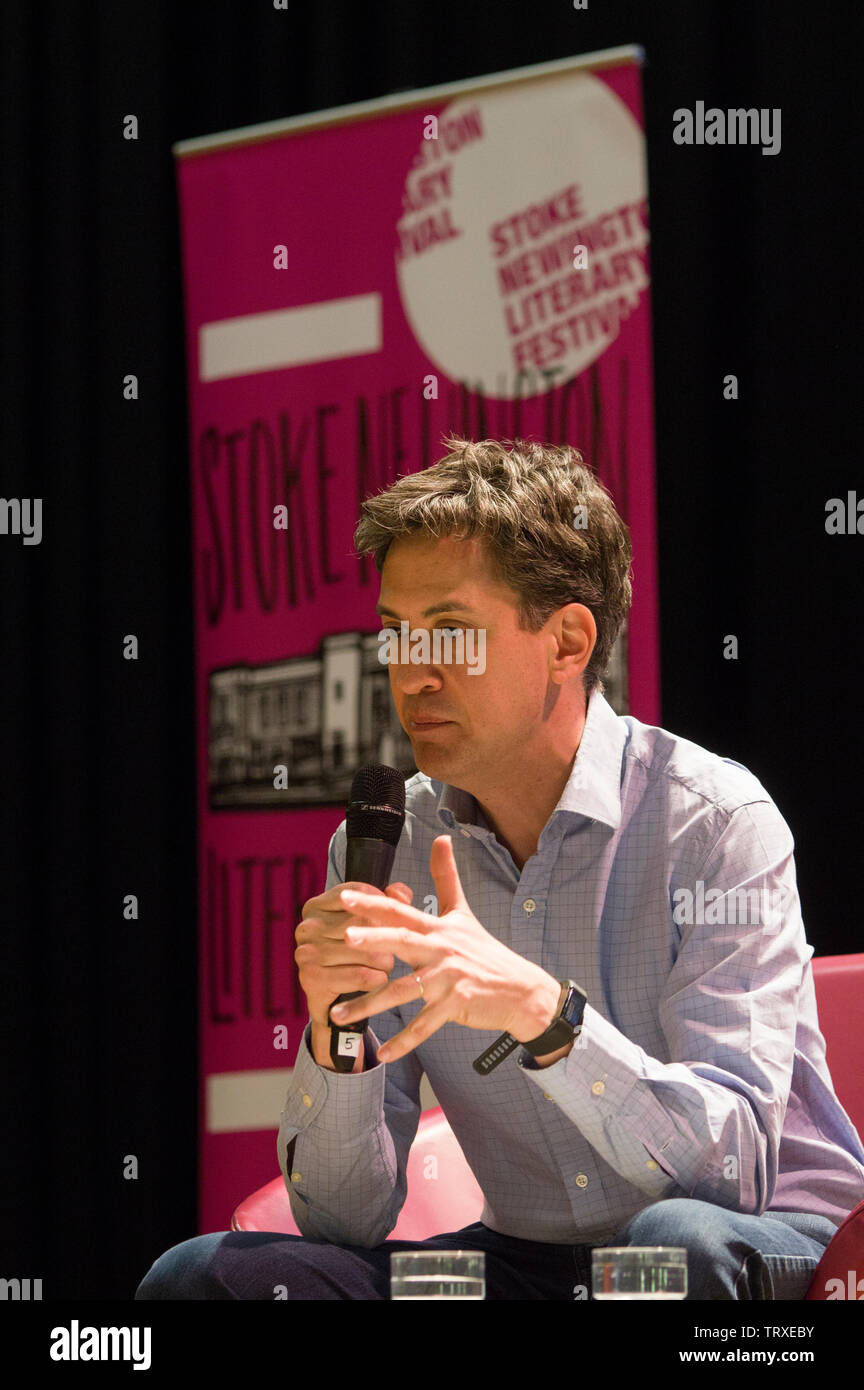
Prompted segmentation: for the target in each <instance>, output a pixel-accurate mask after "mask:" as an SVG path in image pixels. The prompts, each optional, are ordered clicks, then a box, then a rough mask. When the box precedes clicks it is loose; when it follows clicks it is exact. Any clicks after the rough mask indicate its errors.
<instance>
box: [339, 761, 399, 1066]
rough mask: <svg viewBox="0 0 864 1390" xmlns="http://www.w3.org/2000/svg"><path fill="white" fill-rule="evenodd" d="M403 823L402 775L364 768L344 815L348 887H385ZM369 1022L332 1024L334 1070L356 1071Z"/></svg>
mask: <svg viewBox="0 0 864 1390" xmlns="http://www.w3.org/2000/svg"><path fill="white" fill-rule="evenodd" d="M404 824H405V778H404V777H403V775H402V773H401V772H399V771H397V769H396V768H395V767H385V766H381V765H376V764H374V763H369V764H367V765H366V767H361V768H360V769H359V771H358V772H356V773H355V774H354V780H353V782H352V783H351V799H350V801H349V802H348V811H347V815H346V830H347V832H348V841H347V847H346V853H345V882H346V883H351V882H357V883H370V884H371V885H372V887H373V888H381V889H384V888H386V887H387V884H388V883H389V882H390V870H391V869H392V868H393V860H394V859H395V857H396V846H397V845H398V843H399V837H400V835H401V834H402V827H403V826H404ZM363 993H364V991H363V990H362V989H358V990H355V991H354V993H353V994H340V995H339V998H338V999H334V1000H333V1004H344V1003H347V1001H348V1000H349V999H357V998H359V996H360V995H361V994H363ZM333 1004H331V1006H330V1007H331V1008H332V1007H333ZM368 1022H369V1020H368V1018H364V1019H360V1020H359V1021H357V1022H354V1023H349V1024H343V1025H342V1027H339V1025H338V1024H336V1023H334V1022H333V1020H332V1019H331V1020H330V1061H331V1062H332V1063H333V1066H334V1067H335V1069H336V1071H339V1072H348V1071H353V1069H354V1062H355V1060H356V1059H357V1057H359V1056H360V1049H361V1047H362V1046H363V1034H364V1033H365V1031H366V1026H367V1024H368Z"/></svg>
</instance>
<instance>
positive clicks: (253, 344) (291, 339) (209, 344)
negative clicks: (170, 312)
mask: <svg viewBox="0 0 864 1390" xmlns="http://www.w3.org/2000/svg"><path fill="white" fill-rule="evenodd" d="M381 345H382V337H381V296H380V294H354V295H349V296H348V298H346V299H329V300H324V301H322V303H320V304H303V305H301V306H300V307H299V308H296V309H275V310H274V311H273V312H272V313H266V314H240V315H239V317H237V318H233V319H222V320H220V321H219V322H218V323H205V324H202V325H201V329H200V331H199V336H198V373H199V377H200V379H201V381H222V380H224V379H225V378H226V377H232V376H248V375H250V374H251V373H253V372H267V371H276V370H278V369H279V368H280V367H300V366H303V364H304V363H307V362H330V361H334V360H335V359H336V358H338V357H361V356H363V355H364V354H365V353H369V352H380V351H381Z"/></svg>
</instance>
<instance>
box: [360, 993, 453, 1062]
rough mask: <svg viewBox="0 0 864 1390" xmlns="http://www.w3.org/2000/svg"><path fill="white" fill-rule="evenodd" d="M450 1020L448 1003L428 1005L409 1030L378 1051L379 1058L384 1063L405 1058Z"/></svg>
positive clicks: (443, 1001) (409, 1026)
mask: <svg viewBox="0 0 864 1390" xmlns="http://www.w3.org/2000/svg"><path fill="white" fill-rule="evenodd" d="M449 1019H450V1010H449V1008H448V1006H447V1001H446V1000H444V999H442V1000H441V1002H440V1003H438V1004H427V1005H426V1007H425V1008H424V1009H421V1010H420V1012H419V1014H418V1015H417V1017H416V1018H413V1019H412V1020H411V1022H410V1023H409V1024H408V1026H407V1028H403V1029H402V1032H401V1033H396V1034H395V1036H394V1037H392V1038H390V1039H389V1040H388V1041H387V1042H386V1043H385V1044H384V1046H383V1047H379V1049H378V1057H379V1059H380V1060H381V1061H382V1062H395V1061H396V1060H397V1059H398V1058H399V1057H404V1056H406V1055H407V1053H409V1052H413V1051H414V1048H415V1047H417V1046H418V1045H419V1044H420V1043H421V1042H425V1040H426V1039H427V1038H430V1037H431V1036H432V1034H433V1033H435V1032H437V1031H438V1029H439V1028H441V1027H442V1026H443V1025H444V1024H445V1023H447V1022H448V1021H449Z"/></svg>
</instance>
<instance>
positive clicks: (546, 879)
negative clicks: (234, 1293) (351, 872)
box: [277, 691, 864, 1247]
mask: <svg viewBox="0 0 864 1390" xmlns="http://www.w3.org/2000/svg"><path fill="white" fill-rule="evenodd" d="M406 792H407V812H406V818H405V826H404V829H403V832H402V837H401V839H400V841H399V845H398V848H397V851H396V859H395V863H394V866H393V871H392V874H391V881H396V880H397V879H398V880H402V881H404V882H405V883H408V884H409V885H410V886H411V887H412V888H413V890H414V900H413V902H414V906H415V907H419V908H420V909H422V908H423V907H424V899H426V897H427V895H431V896H432V897H433V898H434V894H435V884H434V882H433V880H432V877H431V874H430V871H429V853H430V849H431V846H432V841H433V839H434V838H435V836H436V835H441V834H446V833H448V832H449V833H451V834H452V836H453V847H454V851H455V855H456V862H457V866H458V869H459V876H460V879H461V882H462V886H463V888H464V891H465V896H466V898H467V900H468V903H469V904H470V906H471V909H472V911H473V912H474V914H475V916H476V917H477V918H478V919H479V921H480V922H482V923H483V925H484V927H486V929H487V930H488V931H489V932H491V933H492V934H493V935H494V936H496V937H498V938H499V940H501V941H503V942H504V943H505V944H506V945H507V946H509V947H510V948H511V949H512V950H514V951H516V952H517V953H518V954H519V955H521V956H524V957H525V958H526V959H527V960H530V961H533V962H535V963H536V964H537V965H540V966H542V968H543V969H544V970H547V971H548V972H549V973H550V975H553V976H555V978H556V979H561V980H563V979H566V978H571V979H573V980H575V981H576V982H577V983H578V984H579V985H581V987H582V988H583V989H584V990H585V991H586V993H587V995H588V1004H587V1006H586V1009H585V1015H584V1019H583V1031H582V1035H581V1037H580V1039H579V1040H578V1042H577V1045H574V1047H573V1048H572V1049H571V1051H570V1053H569V1055H568V1056H567V1057H565V1058H562V1059H561V1060H560V1061H558V1062H556V1063H555V1064H554V1065H553V1066H550V1067H545V1068H540V1069H538V1068H534V1069H532V1068H531V1066H530V1062H531V1059H530V1057H529V1054H528V1053H526V1052H524V1051H522V1049H517V1050H516V1051H515V1052H513V1053H511V1055H510V1056H509V1057H507V1058H506V1059H505V1060H504V1061H503V1062H502V1063H501V1064H500V1065H499V1066H498V1067H497V1068H496V1069H495V1070H494V1071H492V1072H491V1073H489V1075H487V1076H480V1075H478V1073H477V1072H475V1071H474V1069H473V1067H472V1065H471V1064H472V1062H473V1060H474V1058H475V1057H477V1056H478V1055H479V1054H480V1053H481V1052H482V1051H484V1049H485V1048H486V1047H488V1046H489V1044H490V1043H491V1042H493V1040H494V1039H495V1037H496V1036H497V1032H495V1031H490V1030H481V1029H475V1028H465V1027H463V1026H461V1025H459V1024H456V1023H447V1024H445V1025H444V1026H443V1027H442V1028H440V1029H439V1030H438V1031H437V1032H436V1033H434V1034H433V1035H432V1036H431V1037H430V1038H429V1039H428V1040H427V1041H425V1042H423V1043H421V1044H420V1045H419V1047H417V1048H416V1049H415V1050H414V1051H413V1052H410V1053H409V1054H408V1055H407V1056H405V1057H401V1058H399V1059H397V1060H396V1061H395V1062H388V1063H379V1062H377V1052H376V1049H377V1047H378V1046H379V1044H380V1043H383V1042H384V1040H385V1039H387V1038H390V1037H392V1036H393V1035H394V1034H395V1033H397V1032H400V1031H401V1029H402V1028H403V1027H404V1026H405V1024H406V1023H408V1022H409V1021H410V1020H411V1019H412V1018H413V1017H415V1015H416V1014H417V1013H418V1012H419V1010H420V1009H421V1008H422V1007H423V1005H422V1001H421V1000H417V1001H416V1002H415V1003H411V1004H407V1005H404V1006H403V1007H402V1008H400V1009H398V1010H396V1009H394V1010H392V1011H390V1012H387V1013H384V1014H377V1015H375V1016H374V1017H373V1018H372V1020H371V1022H370V1025H369V1033H368V1034H367V1051H366V1066H367V1068H369V1069H368V1070H366V1071H364V1072H362V1073H358V1074H356V1075H355V1074H347V1075H340V1074H338V1073H335V1072H331V1071H329V1070H327V1069H326V1068H323V1067H319V1066H318V1065H317V1063H316V1062H315V1061H314V1059H313V1057H312V1055H311V1052H310V1050H309V1032H310V1030H309V1028H308V1027H307V1029H306V1032H305V1033H304V1036H303V1039H302V1041H301V1044H300V1047H299V1050H298V1054H297V1059H296V1063H295V1067H294V1071H293V1075H292V1080H291V1085H290V1087H289V1091H288V1095H287V1098H286V1102H285V1107H284V1110H283V1112H282V1116H281V1123H280V1129H279V1136H278V1141H277V1151H278V1155H279V1163H280V1167H281V1169H282V1174H283V1177H284V1179H285V1182H286V1185H287V1188H288V1192H289V1195H290V1201H291V1207H292V1211H293V1213H294V1218H295V1220H296V1222H297V1225H298V1227H299V1229H300V1231H301V1232H302V1233H303V1234H304V1235H307V1236H312V1237H317V1238H319V1239H325V1240H329V1241H332V1242H334V1243H337V1244H343V1245H346V1244H353V1245H360V1246H367V1247H372V1246H375V1245H378V1244H380V1243H381V1242H382V1241H384V1240H386V1239H387V1237H388V1235H389V1234H390V1233H391V1231H392V1230H393V1227H394V1225H395V1223H396V1220H397V1218H398V1215H399V1212H400V1210H401V1208H402V1204H403V1201H404V1199H405V1192H406V1180H405V1170H406V1157H407V1154H408V1150H409V1147H410V1145H411V1142H412V1140H413V1138H414V1135H415V1133H416V1129H417V1124H418V1120H419V1116H420V1080H421V1075H422V1072H423V1071H424V1070H425V1072H426V1073H427V1075H428V1078H429V1082H430V1084H431V1086H432V1089H433V1090H434V1092H435V1096H436V1097H437V1099H438V1102H439V1103H440V1105H441V1106H442V1107H443V1109H444V1112H445V1114H446V1116H447V1119H448V1120H449V1122H450V1125H451V1127H452V1129H453V1131H454V1133H455V1135H456V1138H457V1139H458V1141H459V1143H460V1145H461V1147H462V1149H463V1152H464V1154H465V1157H466V1158H467V1160H468V1163H469V1164H470V1166H471V1168H472V1170H473V1172H474V1174H475V1176H476V1178H477V1181H478V1183H479V1184H480V1187H481V1189H482V1191H483V1194H484V1198H485V1206H484V1209H483V1214H482V1218H481V1219H482V1220H483V1222H484V1223H485V1224H486V1225H487V1226H489V1227H491V1228H492V1229H493V1230H495V1231H499V1232H501V1233H502V1234H505V1235H511V1236H517V1237H520V1238H522V1239H526V1240H535V1241H550V1242H554V1243H556V1244H587V1245H598V1244H604V1243H608V1242H609V1241H610V1240H611V1239H612V1237H614V1235H615V1234H616V1233H617V1232H618V1231H620V1229H621V1228H622V1227H623V1226H624V1225H625V1224H626V1222H627V1221H628V1220H629V1219H630V1218H631V1217H632V1216H633V1215H635V1213H636V1212H637V1211H640V1210H641V1209H642V1208H643V1207H645V1206H647V1205H649V1204H650V1203H652V1202H656V1201H659V1200H660V1199H661V1198H665V1197H696V1198H701V1199H702V1200H704V1201H707V1202H713V1203H715V1204H717V1205H718V1206H721V1207H726V1208H728V1209H730V1210H733V1211H741V1212H748V1213H752V1214H755V1215H759V1214H761V1213H763V1212H766V1211H770V1210H776V1211H799V1212H814V1213H818V1214H819V1215H824V1216H827V1217H828V1218H829V1219H830V1220H832V1221H834V1222H835V1223H836V1224H839V1223H840V1221H841V1220H842V1219H843V1218H844V1217H845V1216H846V1214H847V1213H848V1212H849V1211H850V1210H851V1209H852V1207H853V1206H855V1205H856V1203H857V1202H859V1201H860V1200H861V1199H862V1198H864V1148H862V1144H861V1139H860V1138H859V1136H858V1134H857V1132H856V1130H855V1129H854V1127H853V1125H852V1123H851V1121H850V1119H849V1117H848V1116H847V1115H846V1112H845V1111H844V1110H843V1108H842V1106H841V1105H840V1102H839V1100H838V1099H837V1097H836V1095H835V1093H834V1089H833V1086H832V1082H831V1077H830V1075H829V1072H828V1069H827V1066H826V1062H825V1043H824V1040H823V1037H822V1034H821V1032H820V1030H819V1024H818V1020H817V1015H816V1001H815V995H814V988H813V973H812V968H811V965H810V959H811V956H812V955H813V947H812V946H810V945H808V943H807V940H806V937H805V932H804V925H803V922H802V920H801V910H800V902H799V898H798V891H797V888H796V882H795V864H794V859H793V839H792V835H791V832H790V830H789V827H788V826H787V824H786V822H785V821H784V819H783V817H782V816H781V815H780V812H779V811H778V809H777V807H776V806H775V805H774V803H773V802H772V800H771V798H770V797H769V795H768V793H767V792H766V791H765V789H764V787H763V786H762V785H761V783H760V782H759V781H758V780H757V778H756V777H755V776H754V775H753V774H752V773H751V772H749V771H748V770H747V769H746V768H744V767H742V766H741V765H740V764H739V763H736V762H734V761H733V760H732V759H730V758H721V757H719V756H717V755H716V754H714V753H710V752H708V751H707V750H706V749H704V748H701V747H699V746H698V745H697V744H695V743H691V742H690V741H688V740H687V739H684V738H679V737H677V736H676V735H675V734H671V733H669V732H668V731H667V730H665V729H661V728H655V727H652V726H650V725H646V724H642V723H640V721H639V720H638V719H634V718H633V717H632V716H619V715H616V714H615V712H614V711H613V710H612V708H611V706H610V705H609V703H608V702H607V701H606V700H605V698H604V697H603V695H602V693H601V692H600V691H595V692H594V693H593V695H592V697H591V700H590V702H589V706H588V713H587V718H586V722H585V727H584V730H583V734H582V739H581V742H580V745H579V749H578V751H577V754H576V757H575V759H574V761H573V767H572V769H571V773H570V777H569V779H568V782H567V785H566V787H565V788H564V791H563V793H562V795H561V799H560V801H559V802H558V805H557V806H556V808H555V810H554V811H553V812H552V815H551V816H550V817H549V820H548V821H547V823H546V825H545V826H544V828H543V832H542V834H541V836H540V840H539V843H538V846H537V850H536V853H535V854H533V855H532V856H531V858H530V859H529V860H528V861H527V862H526V864H525V865H524V867H523V869H522V871H521V872H520V871H519V870H518V869H517V868H516V865H515V863H514V861H513V859H512V858H511V856H510V853H509V852H508V850H506V849H504V848H503V846H502V845H501V844H500V842H499V841H498V840H497V839H496V837H495V835H494V834H493V832H492V831H491V830H490V829H489V827H488V824H487V822H486V820H485V817H484V816H483V814H482V812H481V810H480V808H479V806H478V804H477V802H476V801H475V799H474V797H473V796H470V795H469V794H467V793H466V792H463V791H460V790H457V789H455V788H453V787H449V786H446V785H444V784H442V783H440V782H436V781H432V780H430V779H429V778H428V777H427V776H426V775H425V774H423V773H418V774H417V775H416V776H415V777H413V778H411V780H410V781H409V782H408V783H407V784H406ZM345 838H346V836H345V822H344V821H343V822H342V824H341V825H340V826H339V828H338V830H337V831H336V833H335V835H334V836H333V838H332V840H331V842H330V853H329V864H328V872H327V887H328V888H329V887H331V886H332V885H333V884H335V883H339V882H343V881H344V866H345ZM700 885H701V887H700ZM754 888H755V889H757V890H762V892H761V897H760V898H759V899H758V902H759V904H760V905H761V907H760V908H759V909H758V910H754V904H755V903H756V902H757V899H756V898H755V897H753V896H751V898H750V899H749V904H750V908H749V911H745V910H744V908H743V907H742V903H743V901H744V900H743V899H742V898H741V897H740V896H736V890H738V889H754ZM679 890H685V891H684V892H683V893H682V892H681V891H679ZM711 890H719V891H718V892H713V893H712V891H711ZM688 894H689V895H692V897H690V898H688ZM733 901H734V902H735V903H736V907H735V909H734V910H733V908H732V906H731V904H732V902H733ZM688 903H692V910H691V911H688V906H687V905H688ZM709 904H711V905H712V906H709ZM766 904H769V905H773V907H774V910H773V911H768V912H767V914H766V912H765V911H763V910H762V909H764V907H765V905H766ZM700 906H701V911H700V910H699V908H700ZM742 917H743V918H744V924H743V925H739V924H732V923H733V921H735V920H737V922H740V920H741V918H742ZM754 917H755V918H757V919H759V924H757V925H752V924H748V923H752V922H753V919H754ZM676 918H677V920H676ZM682 918H683V920H682ZM688 918H690V919H693V918H695V919H697V920H696V921H693V920H687V919H688ZM706 918H707V919H709V921H710V922H711V924H710V925H709V924H700V919H706ZM717 918H719V921H720V924H719V925H718V924H717V923H716V921H715V919H717ZM724 918H725V924H724ZM409 971H410V966H408V965H407V964H405V963H404V962H402V961H399V960H397V961H396V966H395V969H394V971H393V974H392V976H391V978H396V977H397V976H400V975H404V974H406V973H408V972H409ZM499 1031H500V1030H499ZM295 1136H296V1147H295V1152H294V1161H293V1163H292V1164H291V1167H290V1169H289V1167H288V1165H287V1153H286V1151H287V1147H288V1145H289V1143H290V1141H291V1140H292V1139H294V1138H295Z"/></svg>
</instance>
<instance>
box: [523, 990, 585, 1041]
mask: <svg viewBox="0 0 864 1390" xmlns="http://www.w3.org/2000/svg"><path fill="white" fill-rule="evenodd" d="M560 985H561V996H560V998H559V1000H558V1012H557V1013H556V1015H555V1017H554V1018H553V1020H552V1022H551V1023H550V1024H549V1027H548V1028H547V1029H546V1032H545V1033H541V1034H540V1036H539V1038H532V1039H531V1041H530V1042H526V1043H523V1044H522V1046H523V1047H524V1048H525V1051H526V1052H530V1053H531V1056H532V1057H545V1056H546V1055H547V1053H549V1052H557V1051H558V1049H559V1048H560V1047H566V1046H567V1044H568V1043H571V1042H572V1041H573V1039H574V1038H578V1036H579V1034H580V1033H581V1032H582V1015H583V1014H584V1012H585V1005H586V1004H587V1003H588V995H587V994H586V993H585V991H584V989H580V988H579V986H578V985H577V984H576V982H575V980H561V981H560Z"/></svg>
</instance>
